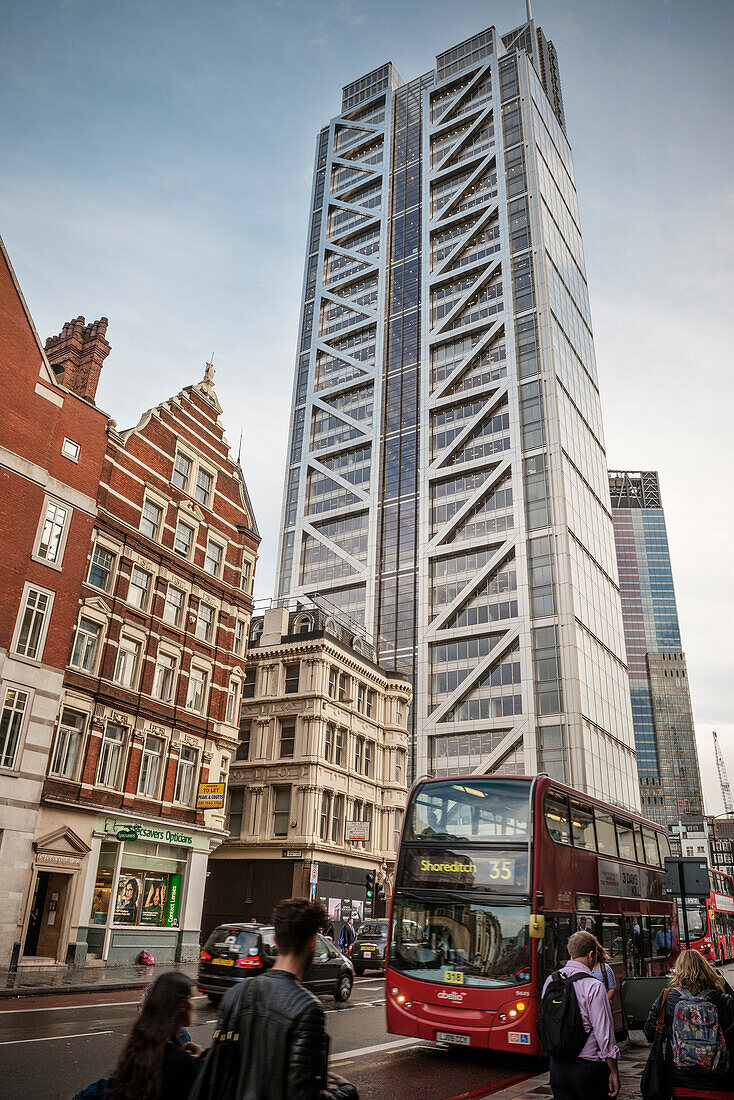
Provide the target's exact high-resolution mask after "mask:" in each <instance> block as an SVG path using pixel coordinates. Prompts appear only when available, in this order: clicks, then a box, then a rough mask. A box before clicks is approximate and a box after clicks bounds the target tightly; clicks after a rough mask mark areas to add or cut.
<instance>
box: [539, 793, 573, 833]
mask: <svg viewBox="0 0 734 1100" xmlns="http://www.w3.org/2000/svg"><path fill="white" fill-rule="evenodd" d="M545 823H546V826H547V828H548V832H549V833H550V836H551V840H553V841H555V843H556V844H570V843H571V825H570V822H569V818H568V803H567V802H566V796H565V795H563V794H559V793H558V792H557V791H548V792H547V793H546V796H545Z"/></svg>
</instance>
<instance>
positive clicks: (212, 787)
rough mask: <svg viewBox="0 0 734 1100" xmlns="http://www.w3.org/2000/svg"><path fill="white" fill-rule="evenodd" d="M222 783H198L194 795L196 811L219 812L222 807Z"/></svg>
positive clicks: (223, 785) (223, 786)
mask: <svg viewBox="0 0 734 1100" xmlns="http://www.w3.org/2000/svg"><path fill="white" fill-rule="evenodd" d="M224 789H225V784H224V783H200V784H199V790H198V792H197V795H196V808H197V810H220V809H221V808H222V806H223V805H224Z"/></svg>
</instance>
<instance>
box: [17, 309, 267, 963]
mask: <svg viewBox="0 0 734 1100" xmlns="http://www.w3.org/2000/svg"><path fill="white" fill-rule="evenodd" d="M78 327H79V321H75V322H70V323H69V324H68V325H66V326H64V330H63V332H62V333H61V334H60V336H59V337H56V338H54V339H53V340H49V341H48V342H47V345H46V349H47V354H48V356H49V358H50V360H51V361H52V362H53V363H55V364H58V365H61V364H64V363H65V362H66V360H67V359H68V357H69V354H70V352H73V351H74V347H73V343H74V340H75V338H76V336H77V330H78ZM70 374H71V375H72V376H73V378H74V384H75V385H79V386H80V388H83V389H84V391H85V392H87V393H89V392H90V390H93V388H94V386H95V385H96V379H97V378H98V375H99V371H98V369H97V366H96V357H95V356H94V355H89V356H87V358H86V361H85V360H84V357H83V356H81V357H80V356H77V360H76V361H75V362H74V363H73V364H72V366H71V367H69V366H68V365H67V367H66V373H65V377H68V376H69V375H70ZM213 376H214V370H213V368H212V365H211V364H207V367H206V371H205V374H204V378H203V379H202V381H201V382H199V383H198V384H196V385H191V386H187V387H185V388H184V389H183V390H182V391H181V392H180V393H178V394H177V395H176V396H175V397H172V398H171V399H170V400H168V401H165V402H163V403H162V404H161V405H158V406H157V407H156V408H154V409H150V410H149V411H148V412H146V413H145V414H144V415H143V417H142V418H141V420H140V422H139V424H138V425H137V426H136V427H134V428H132V429H130V430H128V431H124V432H120V431H118V430H117V427H116V425H115V423H114V421H111V422H110V424H109V427H108V443H107V450H106V454H105V457H104V462H103V467H102V474H101V478H100V479H99V488H98V494H97V503H98V514H97V519H96V523H95V526H94V531H93V533H92V538H91V543H90V547H89V552H88V562H87V567H86V570H85V574H84V579H83V583H82V585H81V589H80V590H81V599H80V605H79V613H78V618H77V621H76V624H75V630H74V636H73V638H72V640H71V646H70V649H69V651H68V667H67V669H66V675H65V679H64V693H63V699H62V703H61V706H60V708H59V714H58V720H57V728H56V736H55V741H54V748H53V752H52V755H51V759H50V765H49V773H48V778H47V780H46V783H45V785H44V791H43V805H42V810H41V814H40V820H39V824H38V830H39V831H45V832H46V833H53V831H54V830H55V829H57V828H60V827H61V825H62V823H64V824H65V825H66V827H67V828H70V829H71V830H72V831H73V833H74V835H75V836H76V837H78V838H79V840H80V841H81V843H82V844H83V845H84V847H85V848H87V849H88V850H89V851H88V854H84V855H83V857H82V859H81V863H80V869H79V875H78V882H77V883H76V885H75V890H74V898H73V901H72V903H71V906H70V925H69V943H70V945H71V946H70V948H69V950H70V951H72V952H73V953H74V955H75V957H76V958H77V959H81V957H83V956H84V955H85V953H86V952H89V953H90V954H92V955H94V956H97V957H100V958H104V959H107V960H109V961H125V960H130V959H133V958H135V956H136V955H137V954H138V952H139V951H140V950H141V949H143V948H146V949H148V950H151V951H153V953H154V954H155V956H156V959H158V960H163V959H173V958H187V957H196V956H197V955H198V936H199V927H200V919H201V906H202V900H203V892H204V884H205V877H206V868H207V861H208V857H209V852H210V851H211V850H212V849H213V848H216V847H217V846H218V845H219V844H220V843H221V841H222V839H223V838H224V837H225V836H226V833H225V828H224V826H225V818H224V809H223V808H220V807H217V808H214V809H209V810H207V811H206V812H205V811H204V810H203V809H197V792H198V791H199V788H200V784H207V783H220V784H226V782H227V777H228V774H229V765H230V761H231V760H232V758H233V757H234V753H235V751H236V748H237V744H238V726H239V711H240V702H241V698H242V686H243V681H244V659H245V648H246V644H247V636H248V631H249V623H250V616H251V612H252V583H253V578H254V570H255V562H256V555H257V547H258V543H259V536H258V532H257V527H256V524H255V520H254V517H253V513H252V508H251V505H250V501H249V497H248V494H247V489H246V486H245V483H244V480H243V477H242V472H241V470H240V467H239V465H238V463H237V462H236V461H235V460H234V459H233V458H232V456H231V454H230V449H229V445H228V443H227V441H226V439H225V437H224V432H223V429H222V425H221V421H220V415H221V412H222V410H221V407H220V405H219V402H218V400H217V396H216V393H215V391H214V385H213Z"/></svg>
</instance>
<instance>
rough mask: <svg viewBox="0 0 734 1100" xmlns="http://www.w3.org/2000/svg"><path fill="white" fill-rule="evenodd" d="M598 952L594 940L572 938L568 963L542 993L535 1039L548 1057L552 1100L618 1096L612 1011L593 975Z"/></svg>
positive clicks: (576, 934) (604, 1099)
mask: <svg viewBox="0 0 734 1100" xmlns="http://www.w3.org/2000/svg"><path fill="white" fill-rule="evenodd" d="M600 951H601V945H600V944H599V942H598V940H597V939H596V936H592V934H591V933H590V932H574V934H573V935H572V936H571V938H570V940H569V941H568V955H569V960H570V961H569V962H567V963H566V965H565V966H564V967H563V968H562V969H561V970H556V971H554V972H553V973H552V974H551V976H550V977H549V978H548V980H547V981H546V983H545V985H544V987H543V996H542V999H541V1004H540V1016H539V1019H538V1035H539V1036H540V1039H541V1042H542V1043H543V1047H544V1049H545V1052H546V1054H549V1055H550V1083H551V1088H552V1089H553V1096H554V1100H609V1098H610V1097H614V1096H616V1095H617V1093H618V1092H619V1071H618V1069H617V1059H618V1058H619V1048H618V1047H617V1044H616V1042H615V1039H614V1018H613V1016H612V1009H611V1006H610V1004H609V1000H608V998H607V993H606V990H605V988H604V986H603V984H602V983H601V982H600V981H599V980H598V979H597V978H596V977H595V976H594V974H593V973H592V970H593V968H594V967H595V966H596V964H597V960H598V959H599V957H600Z"/></svg>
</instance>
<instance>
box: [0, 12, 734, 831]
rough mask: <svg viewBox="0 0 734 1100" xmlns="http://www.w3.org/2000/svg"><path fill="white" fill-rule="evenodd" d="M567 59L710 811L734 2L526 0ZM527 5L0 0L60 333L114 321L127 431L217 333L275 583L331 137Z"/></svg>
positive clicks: (720, 616) (6, 156) (624, 446)
mask: <svg viewBox="0 0 734 1100" xmlns="http://www.w3.org/2000/svg"><path fill="white" fill-rule="evenodd" d="M533 14H534V17H535V19H536V22H537V23H538V24H539V25H540V26H542V28H543V30H544V31H545V33H546V35H547V37H549V38H550V39H552V40H553V42H554V43H555V45H556V48H557V50H558V54H559V63H560V69H561V79H562V85H563V95H564V103H565V109H566V118H567V127H568V133H569V138H570V140H571V144H572V147H573V150H574V158H575V166H576V178H577V186H578V191H579V202H580V207H581V219H582V229H583V232H584V244H585V250H586V261H587V275H588V281H589V291H590V296H591V307H592V315H593V318H594V329H595V338H596V352H597V360H598V365H599V373H600V378H601V386H602V402H603V411H604V421H605V432H606V442H607V451H608V458H609V465H610V467H615V468H621V469H625V468H626V469H655V470H658V472H659V474H660V480H661V491H662V495H663V504H664V508H665V514H666V520H667V525H668V536H669V540H670V549H671V557H672V562H673V574H674V578H675V584H676V591H677V597H678V609H679V614H680V620H681V632H682V637H683V647H684V650H685V652H686V656H687V660H688V667H689V676H690V683H691V690H692V698H693V709H694V715H695V719H696V728H697V733H698V740H699V753H700V760H701V771H702V777H703V783H704V792H705V795H706V801H707V808H708V810H709V812H713V813H718V812H720V811H721V810H722V809H723V803H722V800H721V794H720V791H719V787H718V783H717V781H716V770H715V765H714V757H713V748H712V738H711V730H712V729H717V730H718V732H719V736H720V739H721V743H722V746H723V749H724V752H725V755H726V758H727V763H728V767H729V772H730V777H731V780H732V782H733V783H734V711H733V709H732V683H733V680H734V677H733V676H732V671H733V669H732V663H733V660H734V625H733V624H734V568H732V556H731V547H732V544H733V543H734V522H733V520H732V500H733V499H734V494H733V492H732V490H733V485H732V440H733V439H734V414H733V412H732V408H733V402H732V397H733V393H732V389H733V387H732V381H731V346H732V309H733V307H734V285H733V284H734V278H733V277H732V267H733V263H734V261H733V260H732V257H733V256H734V217H733V215H734V140H733V138H734V133H733V130H734V126H733V123H732V118H733V117H734V112H732V98H733V97H732V83H733V81H734V77H733V76H732V66H731V56H730V55H731V45H732V41H733V40H734V5H732V3H731V2H730V0H699V2H698V3H696V4H693V3H691V2H690V0H613V2H611V3H610V2H609V0H534V3H533ZM524 18H525V4H524V3H523V0H496V2H490V3H487V2H479V0H465V2H463V3H462V4H456V3H451V4H449V3H445V2H442V3H439V2H438V0H401V2H400V3H398V4H396V3H394V0H392V2H389V0H319V2H316V0H302V2H300V3H297V2H295V0H258V2H246V0H237V2H235V0H198V2H194V0H145V2H140V0H126V2H125V3H124V4H120V3H115V2H113V0H0V56H2V58H3V63H2V67H1V68H0V102H2V103H3V111H2V113H1V114H0V166H1V168H0V234H1V235H2V236H3V239H4V241H5V244H6V246H7V248H8V251H9V253H10V256H11V259H12V261H13V264H14V266H15V269H16V273H17V275H18V278H19V280H20V283H21V286H22V288H23V291H24V294H25V297H26V300H27V302H28V305H29V307H30V310H31V313H32V315H33V317H34V319H35V322H36V327H37V328H38V331H39V333H40V335H41V337H42V338H45V336H47V335H50V334H52V333H56V332H58V331H59V330H60V328H61V326H62V325H63V323H64V321H66V320H68V319H70V318H72V317H76V316H78V315H80V314H81V315H83V316H85V317H86V319H87V321H90V320H96V319H97V318H98V317H100V316H106V317H108V318H109V329H108V333H107V335H108V339H109V340H110V343H111V344H112V354H111V355H110V357H109V358H108V360H107V362H106V364H105V367H104V371H103V375H102V381H101V384H100V387H99V392H98V403H99V404H100V405H101V406H102V407H103V408H104V409H105V410H106V411H107V412H108V413H109V414H110V415H111V416H112V417H114V418H115V419H116V420H117V422H118V424H119V425H120V427H121V428H124V427H129V426H130V425H132V424H134V423H136V422H137V421H138V419H139V417H140V414H141V412H142V411H143V410H145V409H147V408H149V407H151V406H152V405H155V404H157V403H158V402H160V401H163V400H165V399H166V398H167V397H169V396H170V395H171V394H173V393H176V392H178V391H179V390H180V389H181V388H182V387H183V386H184V385H188V384H190V383H192V382H195V381H197V380H198V379H199V378H200V377H201V376H202V374H203V370H204V364H205V362H206V360H207V359H209V357H210V356H211V354H212V352H214V363H215V367H216V370H217V375H216V386H217V391H218V394H219V397H220V401H221V403H222V405H223V408H224V423H225V428H226V430H227V434H228V438H229V440H230V442H232V443H233V444H234V446H235V447H236V446H237V445H238V441H239V437H240V433H242V465H243V468H244V471H245V476H246V479H247V482H248V486H249V489H250V493H251V496H252V499H253V504H254V508H255V513H256V517H257V521H258V524H259V527H260V531H261V534H262V540H263V541H262V545H261V556H260V562H259V566H258V573H257V580H256V590H255V594H256V597H265V596H270V595H272V591H273V581H274V572H275V557H276V553H277V537H278V527H279V522H280V502H281V494H282V479H283V469H284V460H285V443H286V436H287V431H288V418H289V412H290V396H291V389H292V377H293V363H294V357H295V342H296V330H297V322H298V309H299V305H300V295H301V282H302V276H303V261H304V246H305V239H306V223H307V217H308V204H309V198H310V185H311V174H312V167H313V156H314V147H315V139H316V134H317V131H318V129H319V128H320V127H321V126H323V125H324V124H326V123H327V122H328V121H329V119H330V118H331V117H332V116H333V115H335V114H337V113H338V111H339V109H340V103H341V88H342V85H343V84H346V83H348V82H349V81H351V80H353V79H355V78H356V77H358V76H361V75H363V74H364V73H366V72H368V71H370V70H371V69H373V68H375V67H376V66H377V65H379V64H381V63H382V62H384V61H387V60H391V61H393V63H394V64H395V65H396V67H397V69H398V71H399V72H400V73H401V75H402V76H403V78H404V79H410V78H412V77H414V76H417V75H418V74H420V73H422V72H426V71H428V70H430V69H431V68H432V67H433V64H434V57H435V54H436V53H438V52H440V51H442V50H444V49H446V48H448V47H449V46H451V45H454V44H455V43H457V42H460V41H462V40H463V39H464V38H467V37H469V36H470V35H472V34H475V33H476V32H477V31H479V30H481V29H483V28H484V27H486V26H489V25H492V24H494V25H496V26H497V28H498V30H499V31H500V33H506V32H507V31H508V30H510V29H512V28H514V27H516V26H518V25H519V24H521V23H522V22H523V21H524Z"/></svg>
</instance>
